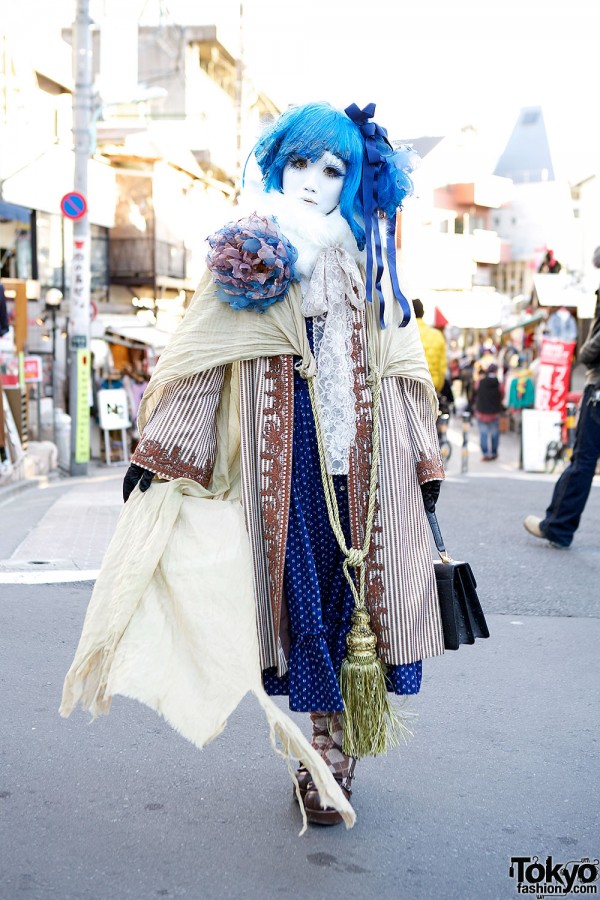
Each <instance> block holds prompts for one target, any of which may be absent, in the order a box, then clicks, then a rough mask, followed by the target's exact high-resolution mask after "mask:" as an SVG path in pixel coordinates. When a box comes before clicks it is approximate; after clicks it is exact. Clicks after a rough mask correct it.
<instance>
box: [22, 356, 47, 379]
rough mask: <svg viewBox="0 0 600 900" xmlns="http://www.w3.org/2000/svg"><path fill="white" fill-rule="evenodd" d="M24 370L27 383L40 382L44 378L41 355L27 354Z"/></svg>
mask: <svg viewBox="0 0 600 900" xmlns="http://www.w3.org/2000/svg"><path fill="white" fill-rule="evenodd" d="M23 370H24V373H25V381H26V382H27V383H30V382H34V383H39V382H41V381H43V380H44V375H43V370H42V357H41V356H26V357H25V359H24V360H23Z"/></svg>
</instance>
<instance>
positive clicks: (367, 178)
mask: <svg viewBox="0 0 600 900" xmlns="http://www.w3.org/2000/svg"><path fill="white" fill-rule="evenodd" d="M344 112H345V113H346V115H347V116H348V117H349V118H350V119H352V121H353V122H354V123H355V124H356V125H358V127H359V128H360V132H361V134H362V136H363V140H364V143H365V152H364V155H363V168H362V178H361V196H362V203H363V210H364V215H365V238H366V245H367V285H366V291H367V300H369V301H372V291H373V243H374V244H375V260H376V263H377V271H376V274H375V290H376V291H377V296H378V297H379V321H380V325H381V327H382V328H385V319H384V316H385V300H384V298H383V293H382V291H381V277H382V275H383V255H382V252H381V237H380V234H379V221H378V220H379V216H378V209H379V204H378V196H379V194H378V181H379V175H380V173H381V169H382V167H383V166H384V165H387V164H388V162H387V159H386V157H388V156H389V155H390V152H393V147H392V145H391V144H390V142H389V140H388V136H387V131H386V130H385V128H382V127H381V125H378V124H377V123H376V122H372V121H369V120H370V119H372V118H373V116H374V115H375V104H374V103H369V104H368V105H367V106H365V108H364V109H359V107H358V106H357V105H356V103H352V104H351V106H348V107H346V109H345V110H344ZM386 249H387V257H388V267H389V270H390V279H391V282H392V291H393V294H394V297H395V298H396V300H397V301H398V303H399V304H400V308H401V309H402V321H401V322H400V327H402V326H404V325H407V324H408V322H409V321H410V305H409V303H408V300H407V299H406V297H405V296H404V294H403V293H402V291H401V290H400V285H399V284H398V274H397V272H396V214H395V213H394V215H393V216H392V218H388V219H387V220H386Z"/></svg>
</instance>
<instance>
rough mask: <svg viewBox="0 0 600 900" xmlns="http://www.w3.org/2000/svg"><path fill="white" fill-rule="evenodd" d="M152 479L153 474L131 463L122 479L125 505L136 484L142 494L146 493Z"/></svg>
mask: <svg viewBox="0 0 600 900" xmlns="http://www.w3.org/2000/svg"><path fill="white" fill-rule="evenodd" d="M153 478H154V472H149V471H148V469H143V468H142V467H141V466H137V465H136V464H135V463H131V465H130V466H129V468H128V469H127V471H126V472H125V478H124V479H123V502H124V503H127V500H128V499H129V495H130V494H131V492H132V490H133V489H134V487H135V486H136V484H137V483H138V482H139V485H140V491H141V492H142V494H143V493H144V491H147V490H148V488H149V487H150V485H151V484H152V479H153Z"/></svg>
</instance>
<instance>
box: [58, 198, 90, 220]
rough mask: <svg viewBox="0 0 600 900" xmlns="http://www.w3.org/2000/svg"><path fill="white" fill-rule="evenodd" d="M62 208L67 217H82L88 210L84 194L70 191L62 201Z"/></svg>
mask: <svg viewBox="0 0 600 900" xmlns="http://www.w3.org/2000/svg"><path fill="white" fill-rule="evenodd" d="M60 208H61V209H62V211H63V215H65V216H66V217H67V219H81V218H82V216H85V214H86V212H87V201H86V199H85V197H84V196H83V194H79V193H77V191H69V193H68V194H65V196H64V197H63V198H62V200H61V201H60Z"/></svg>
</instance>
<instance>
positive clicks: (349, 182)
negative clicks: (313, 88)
mask: <svg viewBox="0 0 600 900" xmlns="http://www.w3.org/2000/svg"><path fill="white" fill-rule="evenodd" d="M326 151H329V152H330V153H333V154H334V155H335V156H337V157H339V159H342V160H343V161H344V162H345V163H346V177H345V178H344V186H343V188H342V194H341V197H340V212H341V214H342V215H343V217H344V218H345V219H346V221H347V222H348V224H349V225H350V228H351V229H352V233H353V234H354V237H355V238H356V242H357V244H358V246H359V247H360V249H361V250H362V248H363V247H364V245H365V232H364V229H363V228H361V226H360V225H359V223H358V222H356V221H355V218H354V204H355V199H356V196H357V194H358V190H359V187H360V179H361V172H362V159H363V151H364V143H363V139H362V136H361V133H360V130H359V129H358V128H357V127H356V125H355V124H354V123H353V122H352V121H351V120H350V119H349V118H348V116H347V115H345V113H343V112H341V110H339V109H334V107H333V106H331V105H330V104H329V103H308V104H306V106H296V107H292V108H291V109H288V110H287V111H286V112H284V113H282V114H281V115H280V116H279V118H278V119H277V120H276V121H275V122H274V123H273V124H272V125H271V126H270V127H269V128H268V129H267V130H266V131H265V133H264V134H263V135H262V136H261V138H260V139H259V141H258V143H257V144H256V146H255V148H254V155H255V156H256V160H257V162H258V165H259V167H260V170H261V172H262V176H263V183H264V186H265V190H267V191H271V190H276V191H281V190H282V183H283V170H284V168H285V165H286V163H287V162H289V160H290V159H292V158H293V157H295V156H302V157H304V158H305V159H309V160H310V161H311V162H316V161H317V160H318V159H320V158H321V156H323V154H324V153H325V152H326Z"/></svg>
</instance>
